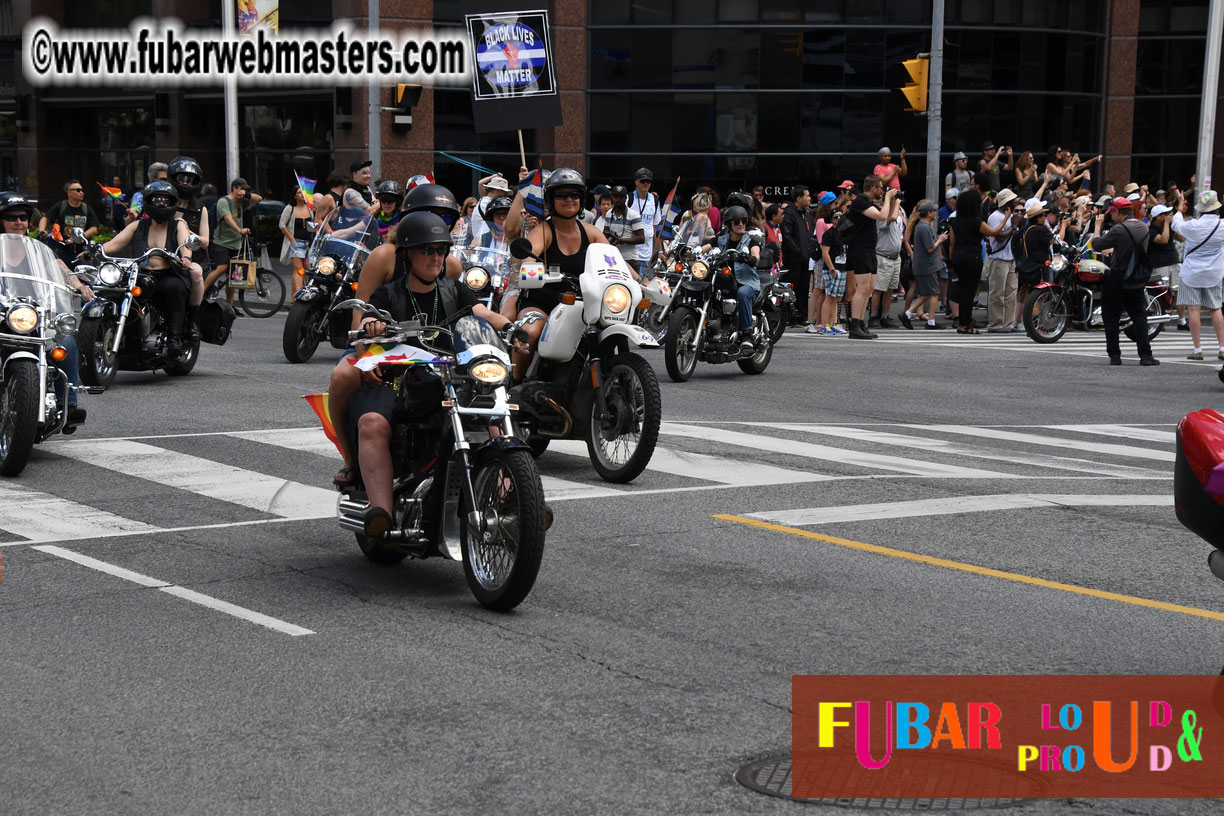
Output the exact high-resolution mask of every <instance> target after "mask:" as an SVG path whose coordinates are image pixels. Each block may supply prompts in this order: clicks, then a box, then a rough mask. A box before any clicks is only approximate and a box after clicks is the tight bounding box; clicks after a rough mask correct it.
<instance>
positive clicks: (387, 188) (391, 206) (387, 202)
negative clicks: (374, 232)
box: [374, 179, 404, 239]
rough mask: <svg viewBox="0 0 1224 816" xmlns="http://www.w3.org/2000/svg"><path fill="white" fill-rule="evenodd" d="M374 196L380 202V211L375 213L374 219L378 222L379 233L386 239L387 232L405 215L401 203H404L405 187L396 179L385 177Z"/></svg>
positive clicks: (375, 189)
mask: <svg viewBox="0 0 1224 816" xmlns="http://www.w3.org/2000/svg"><path fill="white" fill-rule="evenodd" d="M374 198H375V199H377V200H378V204H379V209H378V212H377V213H375V214H374V220H375V221H376V222H377V224H378V234H379V236H381V237H382V238H384V239H386V237H387V233H389V232H390V231H391V228H392V227H394V226H395V225H396V224H398V223H399V220H400V218H402V217H403V213H402V212H400V205H401V204H403V203H404V188H403V187H401V186H400V183H399V182H398V181H395V180H394V179H383V180H381V181H380V182H378V185H377V186H376V187H375V188H374Z"/></svg>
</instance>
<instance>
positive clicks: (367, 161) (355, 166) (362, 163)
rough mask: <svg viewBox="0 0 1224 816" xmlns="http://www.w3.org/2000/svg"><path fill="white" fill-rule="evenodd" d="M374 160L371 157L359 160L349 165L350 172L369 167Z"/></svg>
mask: <svg viewBox="0 0 1224 816" xmlns="http://www.w3.org/2000/svg"><path fill="white" fill-rule="evenodd" d="M373 163H374V162H373V161H371V160H370V159H365V160H358V161H355V162H353V163H352V164H350V165H349V173H356V172H357V171H358V170H361V169H362V168H364V167H369V166H370V165H371V164H373Z"/></svg>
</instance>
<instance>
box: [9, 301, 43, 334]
mask: <svg viewBox="0 0 1224 816" xmlns="http://www.w3.org/2000/svg"><path fill="white" fill-rule="evenodd" d="M4 319H5V320H7V321H8V324H9V328H10V329H12V330H13V331H15V332H17V333H18V334H29V333H30V332H32V331H34V330H35V329H36V328H38V312H36V311H34V309H32V308H30V307H29V306H14V307H12V308H11V309H9V310H8V314H7V315H5V318H4Z"/></svg>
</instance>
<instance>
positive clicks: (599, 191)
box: [591, 184, 612, 196]
mask: <svg viewBox="0 0 1224 816" xmlns="http://www.w3.org/2000/svg"><path fill="white" fill-rule="evenodd" d="M611 192H612V188H611V187H609V186H608V185H606V184H596V185H595V189H593V190H591V194H592V195H597V196H601V195H603V194H604V193H611Z"/></svg>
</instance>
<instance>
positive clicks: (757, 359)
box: [735, 324, 773, 374]
mask: <svg viewBox="0 0 1224 816" xmlns="http://www.w3.org/2000/svg"><path fill="white" fill-rule="evenodd" d="M769 327H770V328H771V329H772V327H773V324H769ZM772 359H773V341H772V340H770V339H769V338H766V342H765V348H763V349H757V351H756V354H754V355H752V356H751V357H745V358H743V359H740V360H736V361H735V364H736V365H738V366H739V367H740V371H742V372H744V373H745V374H764V373H765V369H767V368H769V361H770V360H772Z"/></svg>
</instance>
